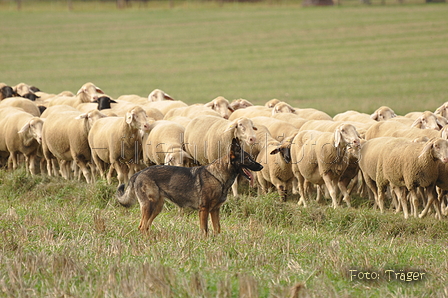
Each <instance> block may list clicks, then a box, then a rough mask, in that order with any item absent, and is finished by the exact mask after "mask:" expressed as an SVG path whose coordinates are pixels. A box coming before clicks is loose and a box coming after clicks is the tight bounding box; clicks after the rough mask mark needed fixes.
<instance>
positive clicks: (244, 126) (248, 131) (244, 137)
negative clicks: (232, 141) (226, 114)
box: [226, 117, 257, 146]
mask: <svg viewBox="0 0 448 298" xmlns="http://www.w3.org/2000/svg"><path fill="white" fill-rule="evenodd" d="M229 130H233V131H234V137H236V138H238V139H240V140H241V141H243V142H245V143H246V144H247V145H248V146H252V145H254V144H255V143H256V142H257V136H256V134H255V131H256V130H257V128H256V127H255V126H254V124H253V123H252V120H250V119H248V118H245V117H241V118H238V119H236V120H234V121H233V122H232V124H231V125H230V126H229V128H228V129H227V130H226V131H229Z"/></svg>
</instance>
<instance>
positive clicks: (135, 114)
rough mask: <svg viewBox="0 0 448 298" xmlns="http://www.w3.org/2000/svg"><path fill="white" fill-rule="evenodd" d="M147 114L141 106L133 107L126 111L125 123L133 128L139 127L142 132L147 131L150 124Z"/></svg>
mask: <svg viewBox="0 0 448 298" xmlns="http://www.w3.org/2000/svg"><path fill="white" fill-rule="evenodd" d="M148 119H149V118H148V116H147V115H146V112H145V111H144V110H143V109H142V108H133V109H132V110H130V111H129V112H127V113H126V123H127V124H129V125H130V126H131V127H132V128H134V129H140V130H141V131H143V132H147V131H149V126H150V124H149V123H148Z"/></svg>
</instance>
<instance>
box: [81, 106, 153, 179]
mask: <svg viewBox="0 0 448 298" xmlns="http://www.w3.org/2000/svg"><path fill="white" fill-rule="evenodd" d="M149 125H150V124H149V123H148V119H147V116H146V113H145V111H144V110H143V109H142V108H141V107H138V106H137V107H135V108H132V109H131V110H129V111H128V112H127V113H126V116H125V117H106V118H102V119H99V120H97V121H95V123H94V124H93V126H92V128H91V129H90V132H89V137H88V140H89V145H90V148H91V149H92V159H93V161H94V162H95V165H96V166H97V168H98V169H99V171H100V173H101V176H103V177H104V173H105V171H106V164H110V165H111V166H110V168H109V172H108V174H107V182H108V183H109V184H110V183H111V182H112V174H113V171H114V170H115V171H117V178H118V181H119V183H120V184H122V183H124V182H126V181H128V179H129V177H130V176H132V174H133V173H134V171H135V170H136V168H137V165H138V164H139V161H140V158H141V150H142V135H141V132H147V131H148V130H149Z"/></svg>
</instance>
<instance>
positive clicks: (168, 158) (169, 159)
mask: <svg viewBox="0 0 448 298" xmlns="http://www.w3.org/2000/svg"><path fill="white" fill-rule="evenodd" d="M172 160H173V155H172V154H171V153H168V154H166V155H165V160H164V161H163V164H164V165H168V164H169V163H170V162H171V161H172Z"/></svg>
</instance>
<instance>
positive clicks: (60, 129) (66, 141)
mask: <svg viewBox="0 0 448 298" xmlns="http://www.w3.org/2000/svg"><path fill="white" fill-rule="evenodd" d="M54 108H56V106H53V107H50V108H48V109H47V111H49V115H48V117H47V118H46V120H45V125H44V127H43V131H42V137H43V140H44V141H43V144H42V150H43V154H44V157H45V159H46V160H47V171H48V175H51V174H52V172H53V171H52V164H53V163H52V160H53V159H54V158H56V159H57V160H58V162H59V164H60V166H61V171H62V176H63V177H64V178H66V179H69V178H70V174H69V173H68V172H67V168H63V166H62V165H63V164H68V163H70V162H71V161H74V162H75V163H76V165H77V166H78V167H79V168H80V169H81V171H82V173H83V175H84V178H85V179H86V181H87V183H91V182H93V181H92V175H91V173H90V171H89V169H88V164H89V163H90V162H91V150H90V147H89V143H88V139H87V138H88V135H89V131H90V128H91V127H92V126H93V123H94V122H95V121H96V120H98V119H101V118H104V117H106V115H104V114H102V113H101V112H100V111H98V110H92V111H90V112H87V113H81V112H78V111H65V112H52V109H54Z"/></svg>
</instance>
